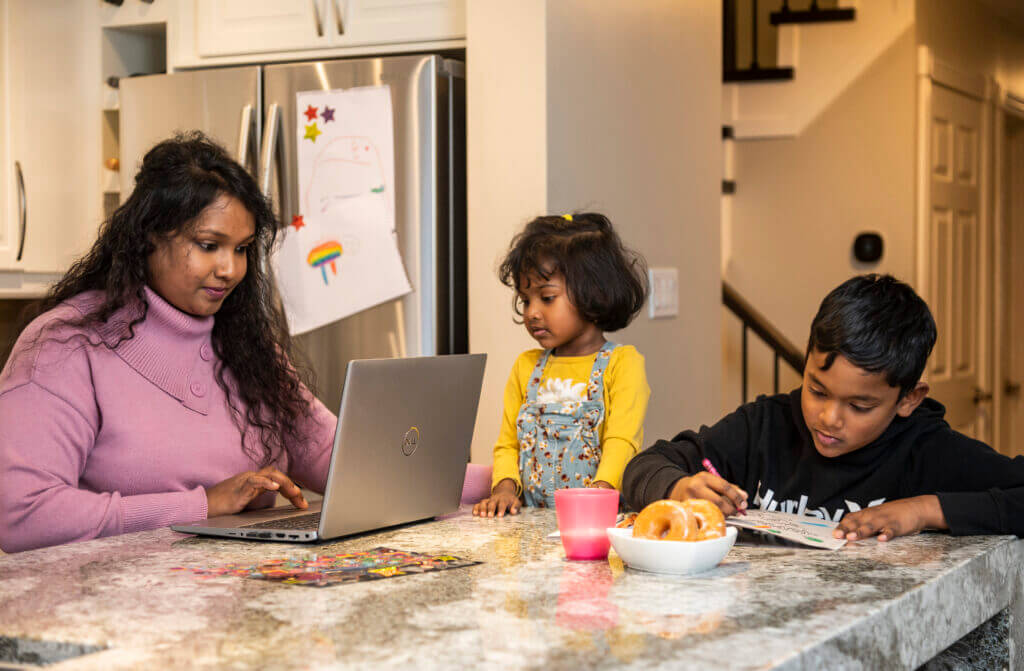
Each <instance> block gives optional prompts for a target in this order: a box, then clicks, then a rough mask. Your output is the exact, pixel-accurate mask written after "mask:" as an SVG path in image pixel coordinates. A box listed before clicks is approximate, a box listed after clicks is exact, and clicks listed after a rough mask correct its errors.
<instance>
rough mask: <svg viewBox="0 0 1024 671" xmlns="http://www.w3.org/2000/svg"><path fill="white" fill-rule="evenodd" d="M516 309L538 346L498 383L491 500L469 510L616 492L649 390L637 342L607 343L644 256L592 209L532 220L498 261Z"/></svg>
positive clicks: (632, 294)
mask: <svg viewBox="0 0 1024 671" xmlns="http://www.w3.org/2000/svg"><path fill="white" fill-rule="evenodd" d="M500 277H501V281H502V283H503V284H505V285H506V286H509V287H511V288H513V289H515V291H516V297H515V310H516V314H518V315H520V316H521V317H522V319H523V321H522V323H523V325H524V326H526V330H527V331H528V332H529V333H530V336H532V337H533V339H534V340H536V341H537V342H538V343H539V344H540V346H541V347H542V348H543V349H532V350H528V351H526V352H523V353H522V354H520V355H519V358H518V359H517V360H516V363H515V365H514V366H513V367H512V374H511V375H510V376H509V379H508V383H507V384H506V385H505V411H504V418H503V420H502V426H501V434H500V435H499V437H498V442H497V444H496V445H495V446H494V476H493V480H492V489H491V496H490V498H487V499H484V500H483V501H481V502H479V503H478V504H476V506H474V508H473V514H474V515H482V516H487V517H493V516H495V515H497V516H498V517H501V516H503V515H504V514H505V512H506V511H508V512H510V513H512V514H515V513H517V512H519V506H520V503H521V502H525V504H526V505H528V506H542V507H553V506H554V494H555V490H556V489H564V488H567V487H603V488H606V489H619V487H620V486H621V483H622V471H623V470H624V469H625V467H626V462H628V461H629V460H630V459H631V458H632V457H633V455H634V454H636V452H637V451H638V450H639V448H640V444H641V441H642V440H643V423H644V415H645V414H646V412H647V399H648V398H649V397H650V394H651V391H650V388H649V387H648V386H647V375H646V373H645V371H644V358H643V356H641V355H640V353H639V352H637V351H636V349H635V348H633V347H631V346H628V345H616V344H615V343H611V342H608V341H607V340H605V337H604V333H605V331H617V330H619V329H621V328H623V327H625V326H626V325H627V324H629V322H630V321H631V320H632V319H633V317H634V316H636V313H637V312H639V311H640V309H641V308H642V307H643V304H644V301H645V300H646V298H647V281H646V269H645V265H644V261H643V259H642V258H641V257H640V256H639V255H637V254H634V253H633V252H630V251H628V250H627V249H625V247H624V246H623V244H622V241H621V240H620V239H619V236H618V235H617V234H616V233H615V231H614V230H612V224H611V222H610V221H608V218H607V217H605V216H604V215H601V214H591V213H587V214H575V215H569V214H566V215H563V216H550V217H538V218H537V219H534V220H533V221H531V222H530V223H529V224H528V225H527V226H526V229H525V230H524V231H523V232H522V233H520V234H519V235H518V236H516V237H515V239H513V241H512V245H511V247H510V249H509V252H508V255H507V256H506V257H505V260H504V262H502V264H501V270H500Z"/></svg>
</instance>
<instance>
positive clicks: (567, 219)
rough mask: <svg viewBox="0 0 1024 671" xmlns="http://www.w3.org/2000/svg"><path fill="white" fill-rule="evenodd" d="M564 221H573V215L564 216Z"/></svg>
mask: <svg viewBox="0 0 1024 671" xmlns="http://www.w3.org/2000/svg"><path fill="white" fill-rule="evenodd" d="M562 219H565V220H566V221H572V215H571V214H563V215H562Z"/></svg>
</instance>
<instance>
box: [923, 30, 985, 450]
mask: <svg viewBox="0 0 1024 671" xmlns="http://www.w3.org/2000/svg"><path fill="white" fill-rule="evenodd" d="M936 86H941V87H944V88H947V89H951V90H953V91H955V92H957V93H960V94H962V95H966V96H968V97H970V98H974V99H975V100H977V101H978V102H980V103H981V105H982V115H981V124H980V126H979V131H978V145H979V146H978V196H979V197H978V250H979V252H980V253H979V255H978V256H979V259H978V267H977V269H976V272H977V273H978V278H977V279H978V284H977V287H978V305H977V311H976V314H975V319H976V324H977V329H978V330H977V333H976V335H977V337H976V340H975V343H976V346H977V348H978V351H977V356H978V386H979V387H980V391H982V392H989V391H990V390H993V384H992V380H993V373H994V370H993V364H994V361H995V359H994V358H993V342H992V331H993V326H994V323H993V321H994V320H993V312H994V311H993V307H992V306H993V284H994V282H993V250H994V247H993V235H992V228H993V226H992V201H993V197H992V194H993V191H992V189H993V179H992V173H993V170H992V164H993V152H992V145H993V141H992V137H993V129H992V126H993V120H994V117H995V116H996V115H995V107H996V106H995V100H996V98H997V91H998V86H997V85H996V82H995V80H994V79H993V78H991V77H986V76H984V75H979V74H974V73H969V72H964V71H963V70H958V69H957V68H956V67H954V66H953V65H950V64H949V63H948V62H945V61H943V60H941V59H939V58H936V57H935V54H934V52H933V51H932V49H931V48H930V47H928V46H924V45H922V46H919V47H918V50H917V198H916V202H915V213H916V216H915V221H914V239H915V250H914V251H915V253H914V266H913V267H914V282H915V284H916V288H917V291H918V293H919V294H920V295H921V297H922V298H924V300H925V301H926V302H929V303H930V302H931V300H932V298H933V296H932V293H933V288H932V287H931V286H930V282H929V275H930V258H929V255H930V250H931V242H932V241H931V234H930V225H929V224H930V215H931V202H932V199H931V148H932V147H931V135H932V133H931V130H932V127H931V112H932V92H933V90H934V87H936ZM990 403H991V408H992V410H990V411H989V412H988V413H987V416H982V417H979V424H978V426H979V429H980V430H979V431H978V434H979V435H980V436H981V437H982V438H985V437H986V436H987V438H988V440H992V437H993V436H994V433H993V431H994V429H995V427H996V426H998V422H997V418H996V417H995V414H994V413H995V411H994V408H995V407H996V402H995V397H994V394H993V399H992V401H991V402H990ZM993 442H994V441H993Z"/></svg>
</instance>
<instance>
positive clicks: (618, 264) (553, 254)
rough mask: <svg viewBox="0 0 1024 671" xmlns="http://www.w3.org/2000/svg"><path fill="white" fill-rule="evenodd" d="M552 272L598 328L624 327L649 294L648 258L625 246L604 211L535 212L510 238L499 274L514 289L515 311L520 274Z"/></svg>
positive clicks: (547, 274)
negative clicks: (537, 214)
mask: <svg viewBox="0 0 1024 671" xmlns="http://www.w3.org/2000/svg"><path fill="white" fill-rule="evenodd" d="M554 273H559V274H561V275H562V276H563V277H564V278H565V283H566V288H567V289H568V292H569V298H570V300H571V301H572V304H573V306H574V307H575V308H576V310H577V311H578V312H579V313H580V317H582V318H583V319H585V320H586V321H588V322H592V323H593V324H596V325H597V327H598V328H599V329H601V330H602V331H618V330H619V329H621V328H624V327H625V326H626V325H627V324H629V322H631V321H632V320H633V317H635V316H636V314H637V313H638V312H639V311H640V310H641V308H643V306H644V301H645V300H647V292H648V284H647V264H646V263H645V261H644V259H643V257H642V256H640V255H639V254H637V253H636V252H633V251H631V250H629V249H626V247H625V246H624V245H623V244H622V240H621V239H620V238H619V236H618V234H617V233H616V232H615V230H614V229H613V228H612V222H611V221H609V220H608V217H606V216H604V215H603V214H596V213H593V212H586V213H583V214H573V215H565V216H548V217H537V218H536V219H534V220H533V221H531V222H530V223H529V224H527V225H526V228H525V229H524V230H523V232H522V233H520V234H519V235H517V236H516V237H515V238H513V239H512V244H511V245H510V246H509V250H508V254H507V255H506V256H505V260H504V261H502V263H501V268H500V269H499V271H498V276H499V277H500V278H501V282H502V284H504V285H505V286H508V287H511V288H512V289H514V290H516V292H517V293H516V298H515V299H514V303H515V311H516V314H517V315H519V316H522V314H523V309H522V304H521V302H520V300H519V294H518V290H519V287H520V284H521V283H522V280H523V279H525V278H526V277H527V276H528V275H531V274H535V275H538V276H539V277H542V278H544V279H549V278H550V277H551V275H553V274H554Z"/></svg>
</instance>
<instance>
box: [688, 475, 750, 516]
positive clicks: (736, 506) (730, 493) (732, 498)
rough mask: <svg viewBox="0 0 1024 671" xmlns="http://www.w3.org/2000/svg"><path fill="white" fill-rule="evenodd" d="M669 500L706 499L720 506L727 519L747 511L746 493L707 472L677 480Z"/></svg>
mask: <svg viewBox="0 0 1024 671" xmlns="http://www.w3.org/2000/svg"><path fill="white" fill-rule="evenodd" d="M669 498H670V499H675V500H677V501H685V500H686V499H706V500H708V501H711V502H712V503H714V504H715V505H716V506H718V507H719V508H720V509H721V511H722V514H723V515H725V516H726V517H728V516H729V515H732V514H736V513H738V514H741V515H742V514H743V511H744V510H746V509H747V493H746V492H745V491H743V490H742V489H740V488H739V487H737V486H736V485H734V484H732V483H731V482H729V481H728V480H726V479H725V478H722V477H721V476H718V475H712V474H711V473H707V472H701V473H697V474H696V475H691V476H689V477H686V478H680V479H679V480H677V481H676V484H675V485H673V486H672V491H671V492H669Z"/></svg>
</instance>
